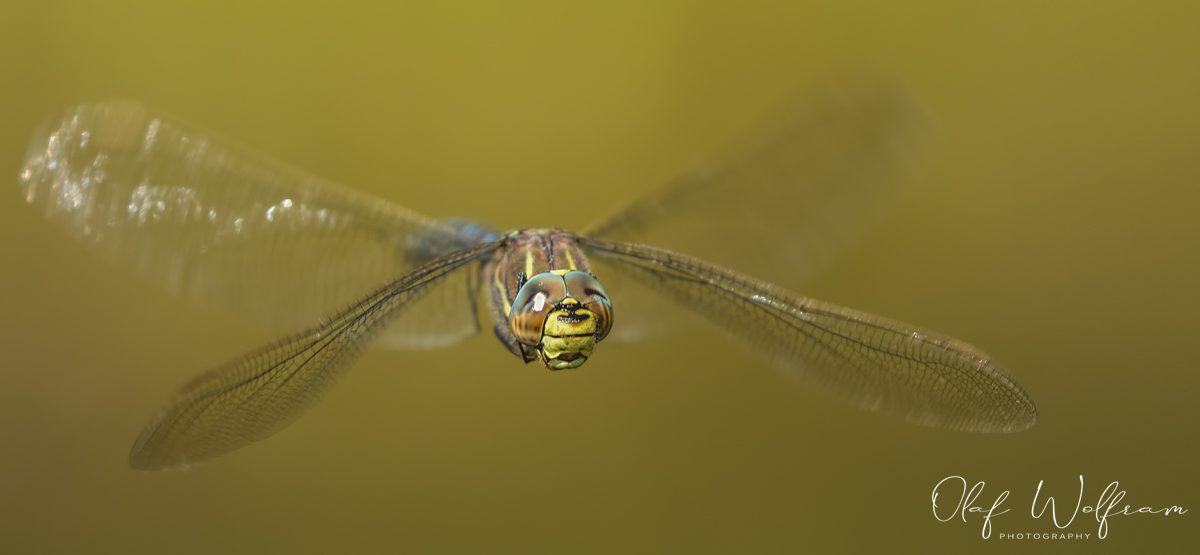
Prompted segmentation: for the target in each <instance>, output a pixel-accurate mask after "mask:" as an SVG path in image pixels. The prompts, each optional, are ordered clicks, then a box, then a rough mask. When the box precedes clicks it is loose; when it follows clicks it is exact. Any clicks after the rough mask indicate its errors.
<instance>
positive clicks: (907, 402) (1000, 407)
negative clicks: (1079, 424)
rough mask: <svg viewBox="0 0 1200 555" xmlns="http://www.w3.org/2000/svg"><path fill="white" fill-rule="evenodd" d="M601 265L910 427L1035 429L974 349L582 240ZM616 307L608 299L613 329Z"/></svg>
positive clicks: (1023, 399)
mask: <svg viewBox="0 0 1200 555" xmlns="http://www.w3.org/2000/svg"><path fill="white" fill-rule="evenodd" d="M580 244H581V245H582V246H583V247H584V249H585V251H586V252H587V253H588V254H589V255H591V257H592V262H593V264H597V263H601V264H605V266H607V267H609V268H610V269H612V270H613V271H615V272H620V273H624V274H626V275H627V276H628V277H629V278H632V279H634V280H637V281H638V282H639V283H641V284H643V285H645V286H646V287H648V288H650V289H653V290H656V291H658V292H659V293H661V294H663V295H664V296H667V297H669V298H671V299H672V300H674V301H676V302H677V303H678V304H679V305H681V306H683V307H685V308H687V309H688V310H690V311H692V312H694V313H696V314H699V315H701V316H703V317H704V318H706V319H708V320H709V321H711V322H713V323H714V324H716V325H717V326H718V327H720V328H721V329H722V330H724V331H725V332H726V333H728V334H729V335H730V336H732V337H733V338H735V339H736V340H737V341H739V342H740V343H742V344H743V345H745V346H746V347H747V348H748V349H750V350H751V351H753V352H755V353H757V354H759V355H762V356H765V357H766V358H768V359H769V360H771V361H772V362H773V363H774V364H775V365H776V366H779V367H780V368H782V369H784V370H785V371H786V372H787V373H788V374H789V375H791V376H793V377H795V378H796V379H798V380H800V381H802V382H804V383H806V384H809V385H811V386H813V387H816V388H817V389H819V390H821V391H824V392H826V393H828V394H831V395H833V396H835V397H838V398H841V399H844V400H845V401H847V402H849V403H850V404H851V405H854V406H856V407H858V408H861V409H864V410H868V411H874V412H880V413H883V414H887V415H891V416H896V417H899V418H902V419H904V420H906V421H908V422H912V423H914V424H920V425H925V426H934V427H938V428H948V429H955V430H968V431H976V432H1016V431H1020V430H1024V429H1026V428H1029V427H1030V426H1032V425H1033V424H1034V422H1036V421H1037V409H1036V408H1035V407H1034V405H1033V401H1032V400H1031V399H1030V398H1029V395H1028V394H1027V393H1025V390H1024V389H1022V388H1021V386H1020V385H1018V384H1017V382H1016V381H1015V380H1013V378H1012V377H1011V376H1009V375H1008V373H1007V372H1006V371H1005V370H1004V369H1003V368H1001V367H1000V366H998V365H996V364H995V363H993V362H992V361H991V359H990V357H988V355H986V354H985V353H983V352H981V351H980V350H978V349H976V348H975V347H972V346H971V345H968V344H966V343H963V342H961V341H958V340H956V339H951V338H949V337H946V336H943V335H939V334H936V333H932V332H928V331H924V330H921V329H919V328H916V327H913V326H910V325H908V324H904V323H901V322H897V321H895V320H889V319H886V318H881V317H879V316H872V315H870V314H866V313H863V312H858V311H856V310H851V309H848V308H842V307H839V306H835V305H832V304H829V303H825V302H821V301H816V300H812V299H806V298H803V297H797V296H796V295H795V294H793V293H791V292H789V291H787V290H784V289H783V288H780V287H778V286H775V285H771V284H770V283H767V282H764V281H760V280H757V279H754V278H752V277H750V276H746V275H743V274H740V273H737V272H734V271H732V270H728V269H726V268H722V267H720V266H717V265H715V264H711V263H708V262H704V261H702V260H698V259H696V258H693V257H690V256H687V255H683V254H679V253H675V252H671V251H668V250H665V249H659V248H655V247H649V246H645V245H637V244H631V243H610V242H605V241H599V240H595V239H590V238H581V239H580ZM620 302H621V300H620V299H619V298H617V297H616V296H615V293H614V309H615V313H616V314H617V316H616V320H615V324H614V326H613V327H614V328H616V326H620V325H621V316H620V314H621V306H622V305H621V304H620Z"/></svg>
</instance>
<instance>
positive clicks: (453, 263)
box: [129, 243, 497, 470]
mask: <svg viewBox="0 0 1200 555" xmlns="http://www.w3.org/2000/svg"><path fill="white" fill-rule="evenodd" d="M496 245H497V243H492V244H487V245H482V246H478V247H475V248H472V249H468V250H464V251H460V252H456V253H452V254H450V255H447V256H445V257H443V258H440V259H437V260H435V261H433V262H431V263H429V264H427V265H425V266H422V267H421V268H418V269H417V270H414V271H413V272H411V273H409V274H407V275H405V276H404V277H402V278H400V279H398V280H396V281H394V282H392V283H389V284H388V285H386V286H384V287H383V288H381V289H379V290H378V291H376V292H374V293H372V294H371V295H369V296H368V297H366V298H364V299H362V301H361V302H358V303H356V304H354V305H353V306H351V307H350V308H349V309H347V310H345V311H343V312H341V313H339V314H337V315H335V316H333V317H332V318H329V319H327V320H323V321H322V322H321V324H320V325H319V326H317V327H313V328H311V329H309V330H307V331H304V332H302V333H299V334H297V335H294V336H292V337H289V338H287V339H284V340H281V341H279V342H278V343H275V344H272V345H267V346H266V347H263V348H261V349H258V350H256V351H253V352H250V353H249V354H246V355H245V356H242V357H240V358H238V359H235V360H233V361H231V362H229V363H227V364H225V365H223V366H220V367H218V368H216V369H214V370H212V371H210V372H208V373H206V374H204V375H201V376H200V377H198V378H197V379H195V380H194V381H192V382H191V383H190V384H188V385H187V386H185V387H184V388H183V389H182V390H181V391H180V392H179V393H178V394H177V395H176V396H175V398H174V400H172V401H171V403H170V404H168V405H167V406H166V408H164V409H163V410H162V411H160V412H159V413H158V415H156V416H155V417H154V418H153V419H152V420H151V421H150V423H149V424H148V425H147V426H146V428H145V429H144V430H143V431H142V434H141V436H140V437H138V440H137V442H136V443H135V444H134V446H133V451H132V452H131V453H130V456H129V464H130V466H132V467H133V468H136V469H141V470H167V469H172V468H179V467H185V466H187V465H189V464H193V463H198V462H202V461H206V460H208V459H212V458H214V457H218V456H220V455H224V454H226V453H229V452H231V451H234V450H236V449H239V448H241V447H244V446H246V445H249V444H251V443H254V442H256V441H260V440H262V439H265V438H267V437H269V436H271V435H273V434H275V433H276V432H278V431H280V430H282V429H283V428H284V427H286V426H287V425H288V424H291V423H292V422H293V421H294V420H295V419H296V418H298V417H299V416H300V415H301V414H303V413H304V412H305V411H307V410H308V408H309V407H310V406H312V404H313V403H315V402H316V401H317V400H318V399H320V398H321V396H323V395H324V394H325V392H326V391H327V390H328V389H329V388H330V387H332V386H333V385H334V383H335V382H336V381H337V380H338V378H340V377H341V375H342V373H343V371H344V370H345V369H346V368H347V367H348V366H349V364H350V363H351V362H353V361H354V359H355V358H357V356H358V355H359V353H360V352H361V351H362V350H363V349H364V348H365V347H366V346H367V345H368V344H369V343H370V342H371V340H372V339H373V338H374V337H375V336H376V335H377V334H378V333H379V332H380V331H381V330H382V329H383V328H384V327H385V326H386V325H387V324H388V323H389V322H391V321H392V320H394V319H396V318H398V317H401V316H402V315H403V314H404V312H405V311H407V310H408V309H409V308H411V307H412V306H413V305H414V304H417V303H420V302H421V300H422V299H423V298H426V297H427V296H429V295H432V294H437V293H435V291H440V290H442V289H454V287H453V285H454V284H456V283H460V281H459V280H460V279H461V276H463V275H465V274H478V272H479V264H478V263H477V262H478V261H480V260H483V259H485V258H488V257H490V256H492V253H493V252H494V251H495V249H496ZM459 293H461V294H462V295H466V292H463V291H460V292H459Z"/></svg>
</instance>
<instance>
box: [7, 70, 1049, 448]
mask: <svg viewBox="0 0 1200 555" xmlns="http://www.w3.org/2000/svg"><path fill="white" fill-rule="evenodd" d="M926 127H927V124H926V119H925V116H924V112H923V110H922V108H921V106H920V103H919V102H917V101H916V100H915V99H914V97H913V96H912V94H911V93H910V92H908V90H907V89H906V88H905V87H903V86H902V85H899V84H896V83H893V82H887V81H886V80H883V82H881V81H879V80H870V79H846V80H838V81H835V82H831V83H824V84H822V85H820V86H818V87H816V88H815V89H814V90H813V91H811V92H809V93H808V94H805V95H803V96H801V97H800V99H799V100H796V101H794V102H793V103H791V104H789V105H787V107H786V108H785V109H781V110H779V111H777V113H776V114H774V115H773V116H772V117H771V118H768V120H767V122H766V123H764V124H763V125H762V126H760V127H759V128H757V129H756V130H755V131H754V132H752V133H748V134H747V135H746V136H745V137H743V139H742V140H740V141H738V142H735V145H734V146H733V147H730V148H728V149H726V150H725V151H722V152H721V153H719V154H718V155H714V156H712V157H711V158H709V159H706V162H705V163H704V164H702V166H701V168H700V169H698V170H697V171H694V172H689V173H686V174H685V175H683V176H682V177H680V178H679V179H677V180H675V181H673V182H671V183H668V184H667V185H666V186H664V187H663V188H661V189H659V190H657V191H654V192H651V193H650V194H648V195H647V196H645V197H644V198H641V199H638V200H636V201H635V202H633V203H632V204H630V205H629V206H628V207H627V208H625V209H624V210H622V211H620V212H618V213H617V214H615V215H613V216H611V217H608V218H606V219H603V220H602V221H600V222H599V223H597V224H595V225H593V226H592V227H590V228H588V231H586V232H582V233H575V232H572V231H569V230H567V229H564V228H557V227H555V228H530V229H519V230H515V231H510V232H506V233H501V232H497V231H495V230H493V229H492V228H490V227H487V226H486V225H484V224H480V223H476V222H473V221H467V220H459V219H443V220H439V219H433V218H429V217H426V216H423V215H421V214H418V213H416V212H413V211H411V210H408V209H405V208H403V207H400V206H398V205H396V204H393V203H391V202H389V201H387V200H383V199H380V198H376V197H373V196H370V195H367V194H364V193H361V192H358V191H355V190H353V189H349V188H346V187H342V186H340V185H337V184H334V183H330V182H327V181H324V180H322V179H319V178H317V177H313V176H311V175H308V174H306V173H304V172H302V171H300V170H297V169H294V168H292V167H291V166H288V165H286V164H283V163H280V162H277V161H274V160H272V159H270V158H267V157H265V156H261V155H258V154H255V153H254V152H252V151H251V150H250V149H247V148H243V147H241V146H238V145H236V144H234V143H233V142H231V141H226V140H222V139H219V138H216V137H215V136H213V135H212V134H210V133H206V132H204V131H201V130H198V129H195V128H193V127H190V126H188V125H185V124H181V123H178V122H176V121H174V120H173V119H171V118H169V117H165V116H162V115H160V114H159V113H157V112H155V111H154V110H152V109H150V108H147V107H145V106H143V105H141V104H138V103H135V102H128V101H111V102H100V103H91V104H83V105H79V106H75V107H73V108H70V109H68V110H66V111H65V112H64V113H63V114H62V115H61V117H57V118H54V119H51V120H49V121H48V122H47V124H45V125H44V126H43V127H42V128H40V129H39V130H38V131H37V132H36V134H35V136H34V138H33V140H32V143H31V146H30V149H29V151H28V154H27V155H26V158H25V161H24V164H23V166H22V168H21V171H20V175H19V186H20V190H21V193H22V194H23V195H24V198H25V201H26V202H27V203H29V204H30V205H32V206H34V207H36V208H38V209H40V210H41V211H42V212H43V213H44V215H45V217H46V218H47V219H48V220H49V221H51V222H53V223H54V224H57V225H58V226H59V227H61V228H62V229H63V230H65V231H66V232H67V233H68V234H69V235H70V236H71V237H73V238H74V239H75V240H77V241H78V242H79V243H81V244H82V245H84V246H86V247H87V248H88V250H91V251H92V252H94V253H95V254H98V255H100V256H101V257H103V258H105V259H107V260H109V261H110V262H113V263H115V264H118V265H120V266H123V267H125V268H127V269H129V270H131V271H132V272H133V273H134V274H136V275H137V276H138V277H140V278H142V279H144V280H146V281H147V282H149V283H152V284H155V285H157V286H160V287H162V288H164V289H165V290H166V291H168V292H169V293H171V294H173V295H177V296H180V297H183V298H185V299H187V300H188V301H190V302H191V303H193V304H195V305H198V306H200V307H204V308H208V309H213V310H217V311H219V312H224V313H226V314H228V315H231V316H233V317H236V318H239V319H241V320H242V321H244V322H247V323H249V324H252V325H255V326H258V327H260V328H261V329H264V330H268V331H275V332H278V333H281V334H283V333H285V332H290V334H288V335H285V336H284V337H283V339H280V340H278V341H276V342H273V343H270V344H268V345H265V346H263V347H260V348H258V349H255V350H253V351H250V352H248V353H246V354H243V355H242V356H239V357H237V358H234V359H233V360H231V361H229V362H227V363H225V364H222V365H220V366H217V367H216V368H213V369H211V370H209V371H208V372H205V373H203V374H201V375H199V376H198V377H196V378H195V379H193V380H192V381H190V382H189V383H187V384H186V385H185V386H183V388H182V389H180V390H179V391H178V392H177V393H176V394H175V395H174V397H173V398H172V399H171V400H170V401H169V402H168V403H167V404H166V406H165V407H164V408H163V409H162V410H160V411H159V412H157V413H156V414H155V415H154V416H153V417H152V418H151V419H150V421H149V423H148V424H147V425H146V427H145V428H144V430H143V431H142V433H141V434H140V436H139V437H138V438H137V440H136V442H135V444H134V446H133V449H132V451H131V453H130V457H129V464H130V466H131V467H133V468H135V469H141V470H168V469H175V468H186V467H187V466H188V465H192V464H195V463H200V462H204V461H207V460H210V459H213V458H215V457H218V456H221V455H225V454H227V453H230V452H232V451H235V450H237V449H240V448H242V447H245V446H247V445H249V444H252V443H254V442H257V441H260V440H263V439H266V438H267V437H270V436H272V435H273V434H275V433H277V432H279V431H280V430H282V429H283V428H285V427H287V426H288V425H289V424H291V423H292V422H293V421H295V420H296V419H297V418H299V417H300V416H301V415H302V414H303V413H305V412H306V411H307V410H308V409H309V408H310V407H312V405H313V404H314V403H316V402H317V401H318V400H319V399H320V398H321V397H322V396H323V395H324V394H325V393H326V392H327V391H329V389H330V388H331V387H332V386H333V385H334V384H335V383H336V382H337V381H338V379H339V378H340V377H341V376H342V375H343V374H344V373H345V372H346V370H347V369H348V368H349V367H350V366H351V365H352V363H353V362H354V361H355V359H356V358H357V357H358V356H359V355H360V354H361V353H362V352H363V351H364V350H365V349H367V348H368V347H370V346H377V347H384V348H393V349H414V348H425V349H427V348H445V347H450V346H452V345H454V344H456V343H458V342H459V341H462V340H463V339H465V338H467V337H469V336H472V335H474V334H476V333H478V332H479V331H480V330H481V325H480V320H481V314H480V313H481V312H484V313H486V314H487V315H488V316H489V317H490V320H491V322H492V330H493V332H494V334H495V336H496V338H497V339H498V340H499V342H500V344H501V345H502V346H503V347H504V348H505V349H506V350H508V351H509V352H510V353H511V354H512V355H515V356H516V357H517V358H518V359H519V360H520V361H522V362H524V363H532V362H537V363H538V364H540V365H541V366H544V367H546V368H548V369H551V370H569V369H575V368H579V367H580V366H582V365H583V364H584V363H585V362H586V361H588V360H591V359H592V358H593V357H594V356H597V353H598V352H600V351H602V350H603V349H602V348H601V344H602V343H603V344H605V345H608V344H620V343H628V342H634V341H646V340H650V339H653V340H655V341H661V340H663V339H662V338H663V337H664V336H669V335H670V334H672V333H689V331H688V330H689V326H690V325H691V324H692V323H693V322H696V321H708V322H710V323H711V324H713V325H714V326H715V327H716V329H718V330H720V331H721V332H723V333H724V334H725V335H727V336H728V337H729V338H731V339H732V340H733V341H734V342H735V343H737V344H740V345H741V346H743V347H745V348H746V349H747V351H748V352H749V353H751V354H753V355H757V356H759V357H761V358H763V359H764V360H765V362H766V363H767V364H769V365H773V366H775V367H777V368H779V369H781V370H782V371H783V372H784V373H785V374H787V375H788V376H790V377H792V378H794V379H796V380H798V381H800V382H802V383H804V384H807V385H809V386H811V387H813V388H815V389H817V390H819V391H821V392H824V393H826V394H829V395H832V396H834V397H836V398H839V399H841V400H843V401H845V402H847V403H848V404H850V405H851V406H854V407H857V408H860V409H863V410H867V411H873V412H877V413H882V414H886V415H890V416H894V417H898V418H901V419H903V420H905V421H907V422H910V423H914V424H918V425H924V426H932V427H937V428H945V429H951V430H965V431H972V432H1017V431H1021V430H1025V429H1027V428H1029V427H1030V426H1032V425H1033V424H1034V423H1035V422H1036V420H1037V409H1036V407H1035V406H1034V403H1033V401H1032V399H1031V398H1030V396H1029V394H1028V393H1026V391H1025V390H1024V389H1023V388H1022V387H1021V386H1020V385H1019V384H1018V383H1017V382H1016V380H1015V379H1014V378H1013V377H1012V376H1011V375H1010V374H1009V372H1008V371H1007V370H1005V369H1004V368H1003V367H1001V366H1000V365H998V364H997V363H996V362H994V361H993V360H992V357H990V356H989V355H987V354H986V353H984V352H983V351H981V350H979V349H977V348H975V347H973V346H971V345H969V344H967V343H964V342H962V341H959V340H956V339H953V338H950V337H948V336H945V335H941V334H938V333H934V332H931V331H926V330H923V329H921V328H918V327H915V326H912V325H909V324H905V323H902V322H899V321H895V320H891V319H888V318H884V317H880V316H874V315H871V314H867V313H864V312H860V311H857V310H853V309H849V308H844V307H841V306H837V305H835V304H831V303H828V302H823V301H819V300H815V299H810V298H807V297H804V296H800V295H798V294H795V293H792V292H791V291H790V290H789V289H786V288H784V287H782V286H780V285H775V284H773V282H776V283H788V284H793V283H802V282H803V281H805V280H807V279H811V277H812V276H813V275H815V274H816V273H818V272H819V271H820V270H821V269H822V268H823V267H824V266H826V265H827V264H828V263H829V261H830V260H831V259H832V258H834V257H835V255H836V253H837V251H839V250H841V249H844V248H846V246H847V245H849V244H851V243H852V242H853V241H854V240H855V239H856V237H858V236H860V235H862V230H863V229H865V228H866V227H867V225H866V224H868V223H869V221H870V220H871V219H872V218H873V217H875V215H877V214H878V213H879V212H880V211H881V210H883V209H886V206H887V202H886V199H888V198H891V197H890V196H889V195H891V194H893V193H894V192H895V191H898V190H901V189H902V188H903V187H904V186H905V185H904V184H905V183H908V182H911V181H913V179H911V174H912V170H913V166H914V165H915V164H914V162H913V161H914V160H915V159H916V158H919V151H920V150H921V147H920V145H921V144H922V143H923V139H922V137H923V136H924V134H925V129H926ZM597 193H598V192H597V191H574V192H571V191H570V190H569V189H568V192H567V193H566V197H568V199H569V198H570V197H571V196H573V195H579V197H580V198H581V199H582V198H586V197H587V196H589V195H592V194H597ZM550 205H551V206H552V205H553V202H551V203H550ZM573 217H574V216H572V218H573ZM731 268H737V270H734V269H731ZM743 272H746V273H743ZM752 275H755V276H759V277H751V276H752ZM760 277H761V278H769V279H770V280H771V281H767V280H766V279H760ZM602 280H603V281H604V282H606V283H608V284H609V288H606V287H605V286H604V285H602V284H601V281H602ZM610 290H611V291H612V294H611V295H610V293H609V291H610ZM338 307H341V308H340V309H339V308H338ZM296 329H301V330H302V331H300V332H295V331H294V330H296ZM457 363H466V364H478V363H480V361H477V360H470V361H464V360H457Z"/></svg>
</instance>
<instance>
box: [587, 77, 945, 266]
mask: <svg viewBox="0 0 1200 555" xmlns="http://www.w3.org/2000/svg"><path fill="white" fill-rule="evenodd" d="M928 127H929V126H928V123H927V121H926V117H925V114H924V111H923V110H922V108H921V106H920V104H919V103H918V102H917V101H916V100H915V99H914V98H913V97H912V95H911V94H910V93H909V92H908V90H907V89H906V88H905V87H904V86H903V85H901V84H900V83H897V82H894V81H890V80H888V79H886V78H881V77H866V76H864V77H855V78H844V79H840V80H836V81H831V82H827V83H825V84H824V85H823V86H821V87H819V88H818V89H816V90H814V91H812V92H810V93H808V94H806V95H803V96H800V97H798V98H796V99H795V100H793V101H792V102H791V104H789V105H788V106H786V107H784V108H783V109H780V110H779V111H778V112H776V113H775V114H772V115H771V117H769V118H768V119H767V121H766V122H764V123H763V124H762V125H760V126H759V128H758V129H756V130H754V131H753V132H751V133H748V134H747V135H746V136H744V137H743V138H742V139H741V140H740V141H739V142H737V144H735V145H733V146H731V147H730V148H729V149H727V151H725V152H723V153H720V154H718V155H715V156H713V157H712V158H710V159H709V160H708V161H707V162H706V163H704V164H702V166H701V167H699V168H696V170H695V171H694V172H692V173H690V174H688V175H685V176H683V177H682V178H680V179H679V180H677V181H676V182H675V183H672V184H671V185H670V186H668V187H666V188H664V189H661V190H659V191H656V192H655V193H652V194H651V195H649V196H647V197H644V198H641V199H638V200H637V201H636V202H634V203H632V204H631V205H630V206H629V207H628V208H627V209H625V210H624V211H623V212H621V213H619V214H618V215H616V216H614V217H613V218H610V219H609V220H607V221H604V222H602V223H600V224H599V225H597V226H595V227H594V228H593V229H592V230H591V232H590V233H588V234H587V235H589V236H593V237H598V238H601V239H605V240H610V241H626V242H637V243H644V244H649V245H656V246H661V247H664V248H668V249H671V250H674V251H677V252H684V253H687V254H690V255H692V256H697V257H700V258H703V259H705V260H712V261H713V262H716V263H718V264H721V265H723V266H726V267H729V268H736V269H738V270H739V271H742V272H746V273H749V274H751V275H754V276H758V277H761V278H763V279H767V280H769V281H772V282H774V283H782V284H787V285H788V286H791V287H796V286H799V285H801V284H803V283H804V281H805V280H807V279H810V278H811V277H813V276H814V275H815V274H816V273H817V272H818V271H820V270H821V269H823V268H824V267H825V266H826V265H827V264H828V263H829V262H831V261H832V260H833V258H834V257H835V255H836V254H838V253H839V252H841V251H842V250H844V249H845V248H846V247H847V246H848V245H850V244H852V243H853V242H854V241H855V240H856V239H857V238H859V237H860V236H862V235H863V234H864V232H865V231H866V230H867V229H868V228H869V227H870V224H871V223H872V222H873V221H874V220H875V219H876V217H877V216H878V214H879V213H880V211H881V210H882V209H883V208H884V207H885V205H887V204H888V201H889V200H891V199H894V198H895V195H894V194H893V193H894V192H896V191H898V190H900V189H903V188H904V187H905V186H906V185H909V184H911V183H913V182H914V181H915V180H914V174H915V173H917V171H918V169H919V168H920V167H921V165H922V164H921V160H922V159H923V158H924V151H925V149H926V148H925V147H926V146H927V143H928V142H929V141H928V140H927V135H928Z"/></svg>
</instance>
